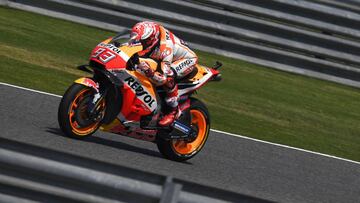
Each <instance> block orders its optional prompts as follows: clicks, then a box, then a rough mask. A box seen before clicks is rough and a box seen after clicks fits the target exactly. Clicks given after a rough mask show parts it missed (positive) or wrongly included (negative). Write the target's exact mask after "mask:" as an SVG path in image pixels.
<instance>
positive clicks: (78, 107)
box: [58, 83, 105, 139]
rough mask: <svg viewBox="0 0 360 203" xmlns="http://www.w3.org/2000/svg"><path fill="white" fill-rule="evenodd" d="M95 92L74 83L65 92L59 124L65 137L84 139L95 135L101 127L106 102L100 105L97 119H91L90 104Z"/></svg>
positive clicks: (59, 112) (61, 103)
mask: <svg viewBox="0 0 360 203" xmlns="http://www.w3.org/2000/svg"><path fill="white" fill-rule="evenodd" d="M94 93H95V90H93V89H92V88H90V87H87V86H84V85H81V84H77V83H74V84H73V85H71V86H70V87H69V89H68V90H67V91H66V92H65V94H64V96H63V97H62V99H61V102H60V105H59V109H58V122H59V126H60V129H61V130H62V131H63V132H64V134H65V135H67V136H69V137H72V138H76V139H83V138H85V137H88V136H90V135H91V134H93V133H94V132H95V131H96V130H97V129H98V128H99V127H100V125H101V119H102V118H103V112H105V101H104V100H103V101H101V103H100V104H99V107H98V108H99V112H100V113H99V115H97V118H95V119H94V118H89V116H88V112H87V111H88V108H87V107H88V104H89V102H90V99H91V98H92V97H93V95H94Z"/></svg>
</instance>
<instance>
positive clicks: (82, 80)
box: [74, 77, 86, 85]
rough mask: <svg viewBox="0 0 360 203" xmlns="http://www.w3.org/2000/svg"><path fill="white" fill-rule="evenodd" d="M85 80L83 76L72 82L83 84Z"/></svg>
mask: <svg viewBox="0 0 360 203" xmlns="http://www.w3.org/2000/svg"><path fill="white" fill-rule="evenodd" d="M85 80H86V78H85V77H84V78H79V79H77V80H75V81H74V83H78V84H83V85H85Z"/></svg>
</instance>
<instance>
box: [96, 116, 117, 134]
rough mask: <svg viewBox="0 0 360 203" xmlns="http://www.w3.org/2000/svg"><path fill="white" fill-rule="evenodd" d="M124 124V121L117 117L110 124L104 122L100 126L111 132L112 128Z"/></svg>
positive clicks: (103, 129) (101, 128)
mask: <svg viewBox="0 0 360 203" xmlns="http://www.w3.org/2000/svg"><path fill="white" fill-rule="evenodd" d="M119 125H122V123H121V122H120V121H119V120H118V119H117V118H115V119H114V120H113V121H112V122H111V123H110V124H107V125H106V124H103V125H101V126H100V130H102V131H105V132H110V130H111V129H113V128H114V127H116V126H119Z"/></svg>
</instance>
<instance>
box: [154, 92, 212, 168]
mask: <svg viewBox="0 0 360 203" xmlns="http://www.w3.org/2000/svg"><path fill="white" fill-rule="evenodd" d="M190 114H191V125H192V127H193V128H194V129H197V136H196V138H195V139H194V140H192V141H190V142H189V141H185V140H165V139H163V138H160V137H159V138H158V140H157V146H158V149H159V151H160V152H161V154H162V155H163V156H164V157H165V158H167V159H170V160H174V161H179V162H181V161H186V160H188V159H191V158H192V157H194V156H195V155H196V154H197V153H199V152H200V150H201V149H202V148H203V147H204V145H205V142H206V140H207V138H208V136H209V131H210V115H209V112H208V110H207V108H206V106H205V104H204V103H202V102H201V101H200V100H197V99H195V98H191V106H190Z"/></svg>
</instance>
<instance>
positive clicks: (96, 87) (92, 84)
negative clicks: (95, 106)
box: [74, 77, 99, 92]
mask: <svg viewBox="0 0 360 203" xmlns="http://www.w3.org/2000/svg"><path fill="white" fill-rule="evenodd" d="M74 83H78V84H81V85H84V86H87V87H90V88H93V89H94V90H95V91H96V92H99V84H98V83H97V82H95V81H94V80H92V79H90V78H85V77H83V78H79V79H77V80H75V81H74Z"/></svg>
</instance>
